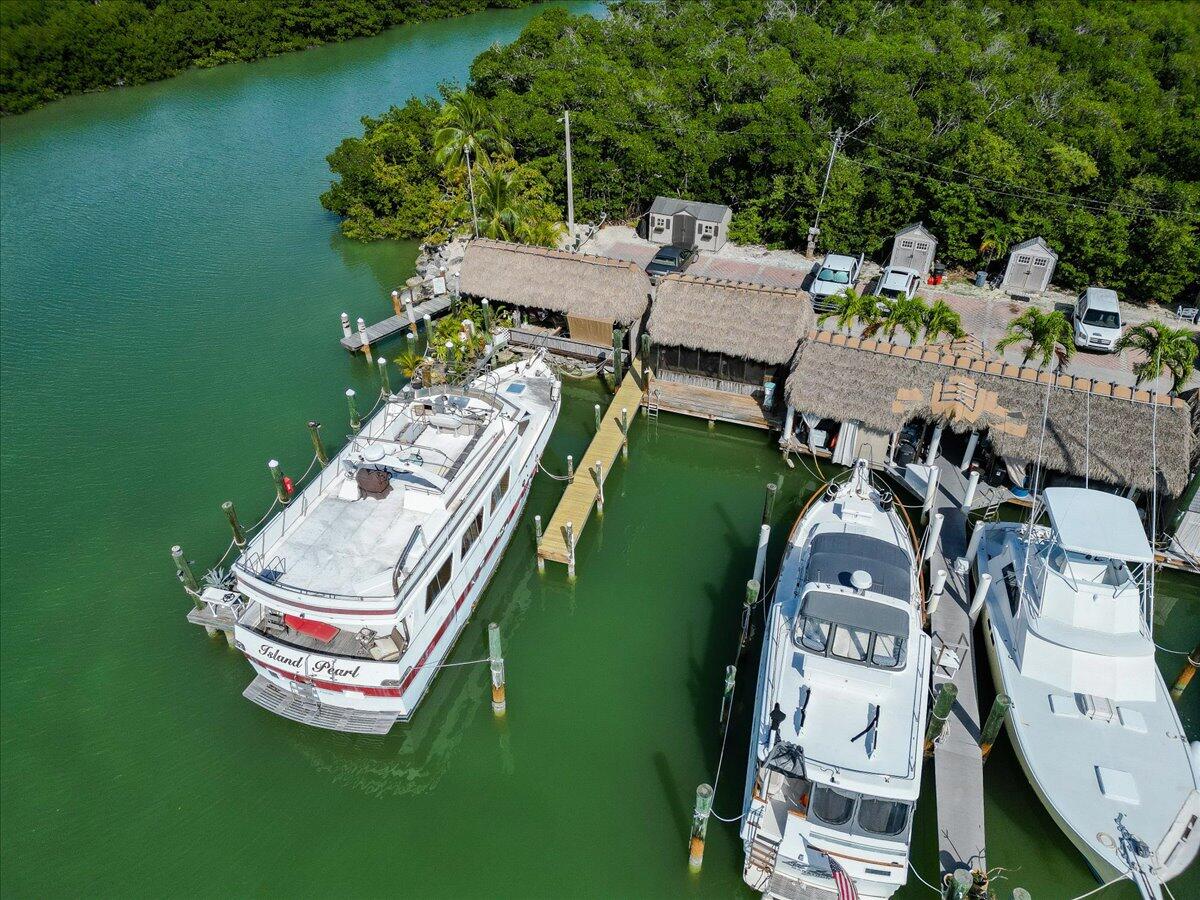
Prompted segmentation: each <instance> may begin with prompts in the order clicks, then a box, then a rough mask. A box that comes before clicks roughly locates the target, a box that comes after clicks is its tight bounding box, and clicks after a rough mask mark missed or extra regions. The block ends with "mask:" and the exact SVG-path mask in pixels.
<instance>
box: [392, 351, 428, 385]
mask: <svg viewBox="0 0 1200 900" xmlns="http://www.w3.org/2000/svg"><path fill="white" fill-rule="evenodd" d="M424 362H425V357H424V356H422V355H421V354H420V353H418V352H417V351H416V350H405V351H404V352H403V353H401V354H400V355H399V356H397V357H396V365H398V366H399V367H400V373H401V374H402V375H403V376H404V377H405V378H407V379H408V380H409V381H411V380H412V378H413V376H414V375H416V374H417V370H418V369H419V368H421V364H422V363H424Z"/></svg>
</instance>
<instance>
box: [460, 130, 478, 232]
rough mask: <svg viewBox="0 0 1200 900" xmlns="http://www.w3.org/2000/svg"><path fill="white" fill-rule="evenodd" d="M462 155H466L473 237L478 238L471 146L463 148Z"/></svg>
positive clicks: (467, 145)
mask: <svg viewBox="0 0 1200 900" xmlns="http://www.w3.org/2000/svg"><path fill="white" fill-rule="evenodd" d="M463 153H465V154H466V155H467V190H468V191H469V192H470V194H471V221H472V222H473V223H474V226H475V237H479V214H478V213H476V212H475V179H474V177H472V175H471V145H470V144H466V145H464V146H463Z"/></svg>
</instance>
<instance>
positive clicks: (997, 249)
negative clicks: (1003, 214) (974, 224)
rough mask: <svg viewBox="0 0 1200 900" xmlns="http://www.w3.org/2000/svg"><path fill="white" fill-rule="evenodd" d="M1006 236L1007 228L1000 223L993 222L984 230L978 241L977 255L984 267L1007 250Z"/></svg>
mask: <svg viewBox="0 0 1200 900" xmlns="http://www.w3.org/2000/svg"><path fill="white" fill-rule="evenodd" d="M1008 236H1009V229H1008V226H1006V225H1004V224H1003V223H1001V222H994V223H993V224H991V225H989V226H988V227H987V228H986V229H985V230H984V232H983V237H981V238H980V240H979V255H980V256H981V257H982V258H983V261H984V264H985V265H986V264H989V263H991V261H992V260H993V259H995V258H996V257H997V256H999V255H1000V254H1002V253H1003V252H1004V251H1005V250H1007V249H1008Z"/></svg>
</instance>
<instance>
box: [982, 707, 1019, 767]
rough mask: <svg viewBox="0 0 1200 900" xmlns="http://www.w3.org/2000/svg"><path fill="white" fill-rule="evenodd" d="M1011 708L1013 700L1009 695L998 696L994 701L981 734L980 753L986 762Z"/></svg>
mask: <svg viewBox="0 0 1200 900" xmlns="http://www.w3.org/2000/svg"><path fill="white" fill-rule="evenodd" d="M1011 706H1012V700H1011V699H1010V698H1009V696H1008V694H997V695H996V699H995V700H993V701H992V709H991V712H989V713H988V717H987V720H986V721H985V722H984V723H983V730H982V731H980V732H979V753H980V755H981V756H982V757H983V761H984V762H987V758H988V754H989V753H991V752H992V745H993V744H994V743H996V738H997V737H999V735H1000V726H1002V725H1003V724H1004V717H1005V716H1006V715H1008V710H1009V708H1010V707H1011Z"/></svg>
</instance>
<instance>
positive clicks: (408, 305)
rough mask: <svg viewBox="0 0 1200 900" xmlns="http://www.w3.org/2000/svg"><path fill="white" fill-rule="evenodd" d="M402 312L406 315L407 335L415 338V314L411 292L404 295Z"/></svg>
mask: <svg viewBox="0 0 1200 900" xmlns="http://www.w3.org/2000/svg"><path fill="white" fill-rule="evenodd" d="M404 312H405V313H406V314H407V315H408V333H409V335H411V336H412V337H414V338H415V337H416V336H417V314H416V313H415V312H414V311H413V302H412V291H409V292H408V293H407V294H405V295H404ZM397 315H399V313H397Z"/></svg>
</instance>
